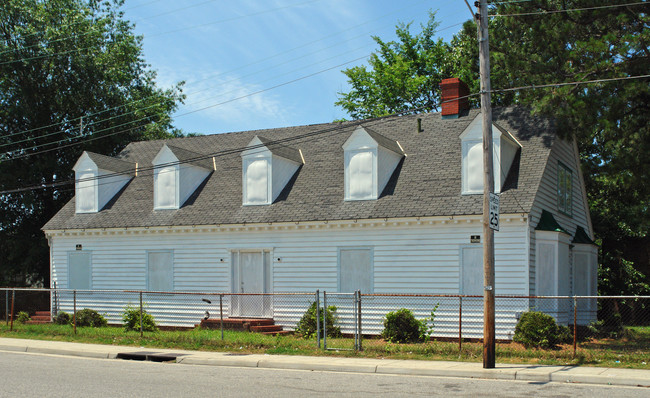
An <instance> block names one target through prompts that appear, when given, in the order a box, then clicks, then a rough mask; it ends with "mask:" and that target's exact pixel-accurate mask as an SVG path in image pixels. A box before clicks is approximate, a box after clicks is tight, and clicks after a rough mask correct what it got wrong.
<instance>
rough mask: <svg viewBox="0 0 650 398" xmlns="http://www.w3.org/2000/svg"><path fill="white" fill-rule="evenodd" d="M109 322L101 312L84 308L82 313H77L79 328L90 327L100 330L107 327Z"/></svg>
mask: <svg viewBox="0 0 650 398" xmlns="http://www.w3.org/2000/svg"><path fill="white" fill-rule="evenodd" d="M107 324H108V322H107V321H106V318H104V317H103V316H102V315H101V314H100V313H99V312H97V311H95V310H91V309H90V308H84V309H83V310H81V311H77V326H90V327H94V328H99V327H103V326H106V325H107Z"/></svg>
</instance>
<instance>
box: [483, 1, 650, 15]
mask: <svg viewBox="0 0 650 398" xmlns="http://www.w3.org/2000/svg"><path fill="white" fill-rule="evenodd" d="M641 4H648V3H647V2H645V1H640V2H637V3H626V4H612V5H608V6H596V7H584V8H568V9H566V10H549V11H535V12H523V13H517V14H492V15H489V16H490V17H519V16H525V15H544V14H557V13H563V12H575V11H589V10H600V9H604V8H617V7H628V6H638V5H641Z"/></svg>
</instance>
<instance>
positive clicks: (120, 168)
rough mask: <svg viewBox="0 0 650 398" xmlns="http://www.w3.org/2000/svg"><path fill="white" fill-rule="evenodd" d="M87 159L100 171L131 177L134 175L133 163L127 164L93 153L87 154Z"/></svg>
mask: <svg viewBox="0 0 650 398" xmlns="http://www.w3.org/2000/svg"><path fill="white" fill-rule="evenodd" d="M86 153H87V154H88V157H89V158H90V160H92V161H93V162H95V164H96V165H97V167H98V168H100V169H102V170H108V171H112V172H115V173H124V174H129V175H133V174H134V173H135V163H134V162H127V161H124V160H120V159H116V158H114V157H111V156H105V155H100V154H98V153H95V152H88V151H86Z"/></svg>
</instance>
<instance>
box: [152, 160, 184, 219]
mask: <svg viewBox="0 0 650 398" xmlns="http://www.w3.org/2000/svg"><path fill="white" fill-rule="evenodd" d="M176 172H177V171H176V166H167V167H163V168H161V169H160V170H157V172H156V174H155V181H154V184H155V189H156V198H155V199H156V203H155V206H154V209H156V210H158V209H176V208H178V205H177V203H176Z"/></svg>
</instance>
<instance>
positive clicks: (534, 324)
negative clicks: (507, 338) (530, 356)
mask: <svg viewBox="0 0 650 398" xmlns="http://www.w3.org/2000/svg"><path fill="white" fill-rule="evenodd" d="M571 338H572V337H571V332H570V331H569V329H568V328H567V327H566V326H558V325H557V323H555V319H554V318H553V317H552V316H550V315H547V314H545V313H543V312H537V311H529V312H524V313H523V314H522V315H521V318H519V322H517V326H515V335H514V337H513V338H512V340H514V341H515V342H517V343H521V344H523V346H524V347H526V348H554V347H555V345H556V344H559V343H562V342H564V341H566V340H569V339H571Z"/></svg>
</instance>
